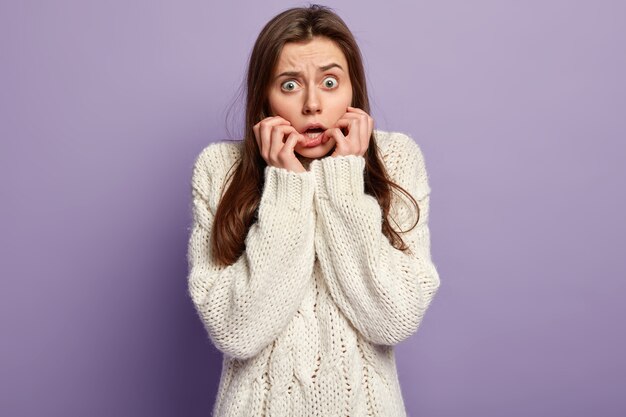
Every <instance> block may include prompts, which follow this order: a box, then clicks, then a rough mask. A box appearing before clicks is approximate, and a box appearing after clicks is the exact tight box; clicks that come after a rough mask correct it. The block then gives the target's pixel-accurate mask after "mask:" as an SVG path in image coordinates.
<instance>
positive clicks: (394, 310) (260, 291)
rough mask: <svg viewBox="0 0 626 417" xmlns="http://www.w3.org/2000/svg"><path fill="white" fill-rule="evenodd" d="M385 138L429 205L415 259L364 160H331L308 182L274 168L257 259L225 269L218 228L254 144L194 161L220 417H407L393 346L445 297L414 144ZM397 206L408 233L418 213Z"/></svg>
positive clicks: (215, 147)
mask: <svg viewBox="0 0 626 417" xmlns="http://www.w3.org/2000/svg"><path fill="white" fill-rule="evenodd" d="M374 134H375V135H376V139H377V143H378V145H379V147H380V148H381V150H382V155H383V157H384V164H385V166H386V168H387V170H388V173H389V175H390V177H391V180H392V181H394V182H396V183H397V184H399V185H400V186H402V187H404V188H405V189H406V190H407V191H408V192H410V193H411V194H412V195H413V197H414V198H415V199H416V200H417V201H418V203H419V206H420V210H421V214H420V219H419V223H418V225H417V226H416V227H415V228H414V229H413V230H411V231H410V232H408V233H406V234H400V235H401V236H402V238H403V240H404V241H405V243H406V244H408V245H409V246H410V248H411V250H412V251H413V252H414V255H409V254H405V253H403V252H401V251H399V250H397V249H395V248H394V247H393V246H392V245H391V244H390V242H389V240H388V239H387V238H386V237H385V235H384V234H383V233H382V230H381V222H382V216H381V213H382V211H381V209H380V206H379V205H378V202H377V200H376V199H375V198H374V197H372V196H370V195H368V194H365V193H364V178H363V173H364V167H365V159H364V158H363V157H361V156H356V155H349V156H338V157H330V156H329V157H325V158H322V159H316V160H313V161H312V162H311V164H310V166H309V170H308V171H306V172H302V173H295V172H292V171H288V170H286V169H284V168H276V167H273V166H267V167H266V168H265V171H264V175H265V185H264V188H263V191H262V197H261V201H260V205H259V211H258V221H257V222H256V223H254V224H253V225H252V227H251V228H250V230H249V233H248V235H247V237H246V241H245V243H246V250H245V252H244V253H243V254H242V255H241V257H240V258H239V259H238V260H237V261H236V262H235V263H234V264H232V265H230V266H228V267H219V266H217V265H216V264H214V263H213V262H212V256H211V250H210V247H209V246H210V235H211V229H212V226H213V218H214V217H213V216H214V214H215V211H216V208H217V205H218V203H219V198H220V195H221V192H222V189H223V188H224V186H225V184H224V179H225V177H226V172H227V171H228V169H229V168H230V167H231V166H232V165H233V164H234V163H235V162H236V161H237V159H238V158H239V155H240V152H241V144H242V143H243V142H241V141H239V142H227V141H224V142H216V143H213V144H210V145H208V146H207V147H206V148H205V149H204V150H203V151H202V152H201V153H200V155H199V156H198V158H197V159H196V162H195V165H194V170H193V178H192V195H193V227H192V230H191V235H190V238H189V246H188V261H189V275H188V284H189V294H190V296H191V298H192V301H193V303H194V306H195V308H196V310H197V312H198V314H199V317H200V319H201V320H202V322H203V324H204V327H205V328H206V330H207V332H208V335H209V337H210V339H211V341H212V342H213V343H214V345H215V346H216V347H217V348H218V349H219V350H220V351H221V352H222V353H223V354H224V355H223V362H222V374H221V379H220V385H219V389H218V394H217V399H216V403H215V406H214V409H213V416H215V417H224V416H229V417H235V416H237V417H238V416H241V417H261V416H265V417H281V416H289V417H298V416H301V417H316V416H319V417H331V416H332V417H335V416H337V417H348V416H349V417H362V416H363V417H365V416H377V417H404V416H406V412H405V408H404V402H403V398H402V393H401V390H400V385H399V381H398V376H397V370H396V363H395V356H394V345H395V344H397V343H399V342H401V341H403V340H405V339H407V338H408V337H409V336H411V335H412V334H414V333H415V332H416V331H417V328H418V326H419V324H420V322H421V321H422V318H423V316H424V313H425V311H426V309H427V308H428V306H429V304H430V302H431V300H432V299H433V297H434V295H435V293H436V291H437V289H438V287H439V276H438V273H437V270H436V268H435V265H434V264H433V262H432V260H431V255H430V234H429V229H428V210H429V195H430V187H429V184H428V178H427V174H426V167H425V164H424V158H423V155H422V152H421V150H420V148H419V146H418V145H417V144H416V143H415V142H414V141H413V140H412V139H411V138H410V137H409V136H407V135H405V134H403V133H397V132H383V131H379V130H374ZM405 201H406V202H405ZM392 202H393V205H392V208H391V213H392V216H393V218H394V219H395V220H396V221H397V222H398V223H399V225H400V230H406V229H407V228H408V227H410V226H411V225H412V224H413V223H414V221H415V217H414V215H415V213H414V212H413V211H412V210H413V205H412V204H410V202H409V201H407V198H406V197H405V196H403V195H402V196H401V197H400V198H399V197H397V196H396V194H395V193H394V197H393V199H392ZM392 225H393V222H392ZM393 227H394V229H396V230H398V227H397V226H395V225H393Z"/></svg>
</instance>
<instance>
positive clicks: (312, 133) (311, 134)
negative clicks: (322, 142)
mask: <svg viewBox="0 0 626 417" xmlns="http://www.w3.org/2000/svg"><path fill="white" fill-rule="evenodd" d="M322 132H324V129H322V128H321V127H316V128H312V129H307V130H306V131H305V132H304V133H303V134H304V136H306V137H307V138H309V139H315V138H317V137H318V136H319V135H320V133H322Z"/></svg>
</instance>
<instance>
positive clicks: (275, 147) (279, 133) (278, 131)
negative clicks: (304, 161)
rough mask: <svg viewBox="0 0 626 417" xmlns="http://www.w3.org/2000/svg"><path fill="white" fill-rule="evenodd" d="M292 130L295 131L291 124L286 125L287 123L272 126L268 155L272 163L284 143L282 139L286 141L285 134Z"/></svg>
mask: <svg viewBox="0 0 626 417" xmlns="http://www.w3.org/2000/svg"><path fill="white" fill-rule="evenodd" d="M292 132H296V133H297V131H296V129H295V128H294V127H293V126H287V125H277V126H274V128H273V129H272V134H271V144H270V156H269V157H270V160H271V161H272V162H274V163H276V162H277V157H278V154H279V153H280V151H281V149H282V148H283V146H284V145H285V142H284V141H286V139H287V135H289V134H290V133H292Z"/></svg>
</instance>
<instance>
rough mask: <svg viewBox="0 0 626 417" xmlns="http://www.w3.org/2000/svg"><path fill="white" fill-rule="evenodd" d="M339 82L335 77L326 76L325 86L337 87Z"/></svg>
mask: <svg viewBox="0 0 626 417" xmlns="http://www.w3.org/2000/svg"><path fill="white" fill-rule="evenodd" d="M337 83H338V81H337V79H336V78H335V77H326V78H325V79H324V87H327V88H335V87H337Z"/></svg>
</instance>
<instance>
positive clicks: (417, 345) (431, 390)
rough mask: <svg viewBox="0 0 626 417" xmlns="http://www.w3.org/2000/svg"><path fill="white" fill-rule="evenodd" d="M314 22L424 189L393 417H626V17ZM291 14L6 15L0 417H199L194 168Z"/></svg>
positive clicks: (364, 8)
mask: <svg viewBox="0 0 626 417" xmlns="http://www.w3.org/2000/svg"><path fill="white" fill-rule="evenodd" d="M323 4H326V5H329V6H331V7H333V8H334V9H335V10H336V11H337V12H338V13H339V14H340V16H342V17H343V18H344V19H345V20H346V22H347V23H348V25H349V26H350V28H351V29H352V31H353V32H354V34H355V36H356V38H357V41H358V42H359V44H360V46H361V48H362V52H363V55H364V58H365V65H366V71H367V76H368V82H369V88H370V96H371V99H372V116H373V117H374V119H375V121H376V124H377V127H378V128H380V129H383V130H392V131H401V132H405V133H408V134H409V135H411V136H412V137H413V138H414V139H415V140H416V141H417V142H418V143H419V145H420V147H421V149H422V150H423V152H424V156H425V161H426V165H427V169H428V173H429V178H430V184H431V188H432V193H431V216H430V227H431V239H432V242H431V244H432V256H433V260H434V262H435V263H436V265H437V267H438V271H439V273H440V276H441V283H442V285H441V289H440V291H439V293H438V294H437V297H436V299H435V300H434V302H433V304H432V305H431V307H430V309H429V310H428V312H427V313H426V316H425V319H424V321H423V323H422V325H421V327H420V329H419V330H418V332H417V333H416V334H415V335H414V336H413V337H411V338H410V339H409V340H407V341H406V342H404V343H402V344H400V345H398V346H397V348H396V357H397V361H398V367H399V375H400V379H401V384H402V389H403V393H404V396H405V400H406V406H407V411H408V413H409V415H412V416H424V417H439V416H465V417H469V416H481V417H489V416H493V417H500V416H503V415H506V416H511V417H512V416H525V417H528V416H548V415H550V416H552V415H568V416H572V417H575V416H581V417H582V416H585V417H586V416H589V415H598V416H603V417H609V416H618V415H619V416H622V415H624V414H625V413H626V400H624V396H623V395H622V394H623V392H624V388H625V386H626V377H625V375H626V372H625V371H626V364H625V363H624V359H623V352H624V351H625V350H626V340H625V334H624V331H623V328H624V326H623V324H622V323H621V318H623V317H624V315H625V313H626V307H624V305H625V304H624V303H623V294H624V292H625V290H626V288H625V287H626V285H625V283H624V282H625V280H624V278H625V277H626V266H625V262H624V261H623V259H624V256H623V249H624V243H623V236H624V234H625V232H626V230H625V229H626V222H624V220H623V215H622V212H623V207H624V203H625V198H624V186H623V184H622V182H623V179H624V178H625V175H626V169H625V168H624V163H623V159H624V155H625V151H626V149H625V146H624V140H623V139H624V137H625V134H626V126H625V121H624V120H625V118H624V117H623V114H624V108H625V107H626V99H625V97H626V94H625V85H624V78H623V74H625V73H626V62H625V59H626V53H625V52H626V51H625V50H624V49H625V46H624V42H623V39H624V38H625V36H626V29H624V25H623V24H622V22H621V20H620V16H624V15H625V14H626V6H625V4H624V3H623V2H616V1H606V0H601V1H594V2H591V1H578V2H566V1H555V0H548V1H541V2H540V1H526V2H522V1H518V2H495V1H474V2H464V1H448V2H424V1H418V2H408V1H407V2H401V1H388V2H370V3H359V4H357V3H356V2H348V1H331V2H327V3H323ZM297 5H304V3H296V2H286V1H272V2H252V1H248V2H236V3H226V2H208V1H166V2H156V3H155V2H151V1H146V0H137V1H133V2H128V1H107V2H104V1H101V2H95V1H90V2H85V1H70V0H58V1H55V2H46V1H17V0H10V1H9V0H3V1H2V2H0V35H1V36H0V57H1V59H0V91H1V92H2V93H1V94H0V178H1V180H0V184H2V185H1V188H0V193H1V194H0V195H1V201H2V203H1V204H0V206H1V209H0V210H1V212H0V222H1V224H0V230H1V231H2V232H1V233H0V239H1V240H0V242H1V251H0V253H1V254H2V255H1V256H2V261H1V262H0V276H1V281H0V282H1V288H0V324H1V330H0V331H1V332H2V333H1V342H0V415H2V416H12V417H18V416H20V417H21V416H41V415H46V416H90V417H98V416H103V417H104V416H107V417H109V416H134V417H138V416H151V417H157V416H181V415H184V416H207V415H209V412H210V410H211V408H212V406H213V401H214V400H215V395H216V390H217V384H218V382H219V373H220V365H221V356H220V354H219V352H218V351H217V350H216V349H215V348H214V347H213V346H212V345H211V343H210V341H209V340H208V338H207V336H206V333H205V331H204V329H203V328H202V324H201V322H200V321H199V320H198V317H197V316H196V313H195V312H194V310H193V307H192V304H191V301H190V299H189V298H188V296H187V293H186V291H187V289H186V274H187V263H186V258H185V256H186V245H187V239H188V233H189V226H190V222H191V206H190V185H189V180H190V176H191V167H192V164H193V160H194V158H195V157H196V155H197V154H198V153H199V152H200V150H201V149H202V148H203V147H205V146H206V145H207V144H208V143H210V142H212V141H215V140H222V139H226V138H229V137H231V138H237V136H238V133H239V129H238V127H237V124H238V123H239V122H240V121H241V120H242V118H241V116H242V113H241V110H242V106H241V102H239V103H238V104H237V102H236V98H237V91H238V88H239V86H240V84H241V81H242V79H243V76H244V72H245V69H246V62H247V58H248V55H249V53H250V50H251V48H252V45H253V42H254V40H255V38H256V36H257V34H258V32H259V31H260V30H261V28H262V26H263V25H264V24H265V22H267V21H268V20H269V19H270V18H271V17H272V16H274V15H275V14H277V13H278V12H280V11H282V10H284V9H286V8H288V7H292V6H297ZM233 102H235V103H236V104H235V105H234V106H232V110H231V112H230V113H228V112H227V110H228V108H230V107H231V104H232V103H233ZM229 114H230V116H231V117H230V118H229V121H228V122H226V121H225V119H227V116H228V115H229ZM227 127H228V128H227Z"/></svg>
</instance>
